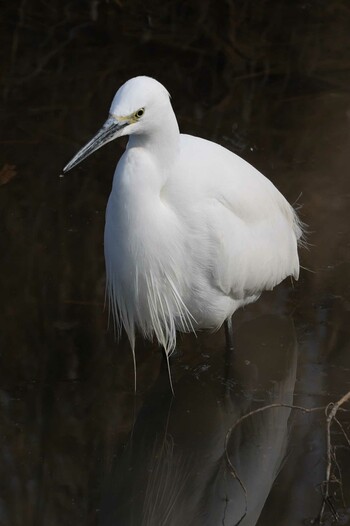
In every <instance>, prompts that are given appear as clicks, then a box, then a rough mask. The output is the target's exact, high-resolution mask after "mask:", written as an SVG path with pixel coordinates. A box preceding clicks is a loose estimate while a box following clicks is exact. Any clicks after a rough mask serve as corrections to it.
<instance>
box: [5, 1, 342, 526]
mask: <svg viewBox="0 0 350 526" xmlns="http://www.w3.org/2000/svg"><path fill="white" fill-rule="evenodd" d="M349 28H350V7H349V4H348V2H346V1H345V0H343V1H341V0H340V1H335V0H330V1H328V2H323V1H309V2H305V1H303V2H299V1H295V2H277V1H265V0H263V1H261V2H253V1H252V0H248V1H245V2H238V1H237V2H233V1H228V2H210V1H205V0H204V1H203V0H202V1H199V0H198V1H194V2H187V3H186V2H178V1H167V0H165V1H163V2H160V1H152V2H147V1H146V2H140V1H130V2H124V1H117V0H115V1H109V2H104V1H98V0H94V1H90V2H79V1H67V2H59V1H58V0H53V1H50V2H46V1H43V0H31V1H29V0H21V1H14V2H8V3H7V5H6V6H5V7H3V8H2V17H1V21H0V29H1V33H0V34H1V46H0V55H1V59H2V60H1V64H2V68H1V70H2V75H1V79H0V84H1V85H0V87H1V97H2V105H1V122H2V126H1V136H0V145H1V151H0V184H1V186H0V217H1V222H0V225H1V226H0V228H1V235H0V246H1V258H0V265H1V269H0V276H1V277H0V289H1V290H0V293H1V296H0V297H1V317H0V323H1V329H0V345H1V347H0V473H1V478H0V525H1V526H23V525H26V526H32V525H33V526H40V525H45V526H46V525H49V526H56V525H57V526H62V525H64V526H69V525H74V526H78V525H79V526H80V525H84V526H90V525H91V526H95V525H96V526H97V525H104V526H107V525H108V526H109V525H113V526H131V525H133V526H192V525H194V526H197V525H198V526H199V525H206V526H217V525H227V526H228V525H230V526H231V525H232V526H233V525H234V524H237V523H238V522H239V521H240V519H241V518H242V517H243V515H244V513H245V505H246V503H245V492H246V501H247V510H246V515H245V516H244V518H243V520H242V521H241V523H240V524H244V525H254V524H258V525H259V526H267V525H288V526H289V525H290V526H293V525H301V524H312V523H313V520H314V519H315V518H317V516H318V514H319V511H320V507H321V504H322V490H324V485H322V482H323V481H324V480H325V476H326V475H325V470H326V423H325V416H324V411H318V412H312V413H309V414H302V413H301V412H300V411H297V410H291V409H290V408H287V407H279V408H272V409H269V410H264V411H262V412H260V413H256V414H255V415H252V416H250V417H248V418H246V419H245V420H244V421H242V422H241V423H239V424H238V425H237V426H236V427H235V429H234V430H232V432H231V433H229V435H227V433H228V432H229V431H230V429H231V427H232V426H233V425H234V424H235V423H236V422H237V421H238V420H239V419H240V418H241V417H243V416H244V415H246V414H247V413H249V412H250V411H252V410H255V409H257V408H259V407H263V406H264V405H267V404H277V403H283V404H286V405H290V404H292V403H294V404H297V405H299V406H305V407H308V408H311V407H320V406H321V407H325V406H326V405H327V404H328V403H330V402H335V401H336V400H338V399H340V397H341V396H342V395H344V394H345V393H347V392H348V391H349V390H350V344H349V333H350V329H349V327H350V237H349V233H350V224H349V205H350V177H349V175H350V174H349V165H350V141H349V139H350V133H349V130H350V90H349V86H350V29H349ZM138 74H148V75H151V76H154V77H156V78H157V79H158V80H160V81H161V82H163V83H164V84H165V85H166V87H167V88H168V90H169V91H170V92H171V94H172V100H173V105H174V109H175V111H176V113H177V116H178V120H179V124H180V128H181V130H182V131H184V132H187V133H193V134H195V135H200V136H203V137H206V138H209V139H212V140H215V141H217V142H220V143H221V144H223V145H224V146H226V147H228V148H229V149H231V150H233V151H235V152H236V153H238V154H240V155H242V156H243V157H244V158H245V159H247V160H248V161H249V162H251V163H252V164H253V165H255V166H256V167H257V168H258V169H260V170H261V171H262V172H263V173H264V174H266V175H267V176H268V177H269V178H270V179H271V180H272V181H273V182H274V183H275V184H276V186H277V187H278V188H279V189H280V190H281V191H282V192H283V193H284V194H285V196H286V197H287V198H288V199H289V201H290V202H292V203H296V204H297V206H299V205H301V209H300V214H301V218H302V220H303V221H305V223H307V224H308V225H309V226H308V229H309V235H308V240H309V249H308V250H303V251H302V254H301V260H302V265H303V267H305V268H307V269H309V270H302V272H301V277H300V280H299V282H298V283H297V284H294V285H292V284H291V283H290V282H289V280H286V282H285V283H283V284H282V285H280V286H279V287H277V288H276V289H275V290H274V291H273V292H272V293H266V294H265V295H263V297H262V298H261V299H260V300H259V302H258V303H256V304H255V305H252V306H250V307H249V308H246V309H245V311H244V312H238V313H237V314H236V315H235V317H234V326H235V338H236V350H235V354H234V356H229V355H228V354H227V352H226V350H225V338H224V333H223V330H222V331H219V332H218V333H217V334H206V333H201V334H199V335H198V336H197V337H195V336H194V335H186V336H179V345H178V349H177V352H176V354H175V355H174V357H173V358H172V360H171V364H172V372H173V377H174V384H175V390H176V397H175V399H173V398H172V397H171V394H170V390H169V384H168V378H167V372H166V369H165V366H164V361H163V359H162V353H161V350H160V349H159V348H158V347H157V346H156V345H155V344H152V343H146V342H143V341H142V340H140V341H138V342H137V357H138V382H139V384H138V392H137V395H136V396H134V393H133V372H132V360H131V354H130V350H129V347H128V343H127V341H126V339H125V338H122V340H121V341H120V342H119V343H118V344H117V343H116V342H115V341H114V337H113V333H112V331H107V314H106V313H105V312H104V309H103V303H104V285H105V274H104V262H103V245H102V240H103V227H104V210H105V206H106V201H107V198H108V193H109V190H110V187H111V181H112V175H113V171H114V166H115V164H116V161H117V159H118V158H119V156H120V154H121V152H122V150H123V148H124V146H125V143H123V141H120V142H116V143H113V144H112V145H109V146H106V147H105V148H103V149H102V150H100V151H99V152H97V153H96V154H95V155H94V156H93V157H91V158H90V159H89V160H88V161H86V162H84V163H83V164H82V165H80V166H79V167H78V168H77V169H75V170H73V171H72V172H70V173H69V174H68V175H67V176H65V177H64V178H62V177H60V174H61V170H62V167H63V166H64V165H65V164H66V162H67V161H68V160H69V159H70V158H71V157H72V155H73V154H74V153H75V152H76V150H77V149H78V148H79V147H80V146H82V145H83V144H84V143H85V142H86V140H87V139H88V138H90V137H91V136H92V135H93V134H94V133H95V132H96V131H97V129H98V128H99V127H100V125H101V123H102V122H104V120H105V118H106V116H107V112H108V109H109V105H110V102H111V99H112V97H113V95H114V92H115V91H116V89H117V88H118V87H119V86H120V85H121V84H122V83H123V82H124V81H125V80H127V79H128V78H130V77H132V76H134V75H138ZM213 177H215V174H213ZM346 407H347V408H349V404H348V405H347V406H346V405H344V408H346ZM338 418H339V421H340V424H341V426H342V428H341V427H340V425H338V424H337V423H336V422H334V424H333V426H332V437H331V438H332V446H333V452H335V453H336V459H334V461H333V465H332V483H331V485H330V495H331V498H330V503H329V504H327V506H326V515H325V521H326V524H332V523H336V521H338V524H342V525H343V524H350V508H349V506H350V454H349V447H347V442H346V439H345V436H344V433H343V432H342V429H343V431H344V432H345V433H346V432H347V433H349V428H350V417H349V413H347V412H345V411H343V412H341V411H339V412H338ZM226 436H227V438H228V440H227V448H226V449H225V438H226ZM226 452H227V456H228V458H229V459H230V461H231V464H232V465H233V466H234V471H233V470H232V468H230V466H229V464H228V462H227V458H226ZM234 472H236V474H237V475H238V479H237V478H235V476H234ZM339 481H340V482H339ZM240 482H241V484H240ZM243 487H244V489H243ZM341 490H342V491H341ZM342 492H343V495H344V499H345V502H343V501H342V495H341V494H342ZM332 510H333V511H332ZM336 512H337V514H336Z"/></svg>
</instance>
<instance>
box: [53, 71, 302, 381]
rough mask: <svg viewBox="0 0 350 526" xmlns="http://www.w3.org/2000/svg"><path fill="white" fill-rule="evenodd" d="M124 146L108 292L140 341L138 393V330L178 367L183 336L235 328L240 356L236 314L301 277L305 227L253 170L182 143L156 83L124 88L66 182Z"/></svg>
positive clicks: (195, 141)
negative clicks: (111, 147)
mask: <svg viewBox="0 0 350 526" xmlns="http://www.w3.org/2000/svg"><path fill="white" fill-rule="evenodd" d="M122 136H129V140H128V143H127V146H126V149H125V151H124V153H123V155H122V156H121V158H120V160H119V162H118V164H117V167H116V170H115V173H114V178H113V183H112V190H111V193H110V196H109V199H108V203H107V209H106V221H105V231H104V255H105V266H106V292H107V297H108V303H109V308H110V311H111V313H112V315H113V318H114V321H115V326H116V328H117V330H118V333H119V334H120V332H121V330H122V328H124V330H125V331H126V334H127V336H128V339H129V342H130V346H131V350H132V355H133V362H134V381H135V389H136V357H135V335H136V333H137V332H140V333H141V334H142V335H143V337H144V338H146V339H151V340H152V339H154V337H155V338H156V339H157V341H158V342H159V344H160V345H161V346H162V347H163V349H164V351H165V357H166V360H167V364H168V368H169V356H170V355H171V353H172V352H173V351H174V349H175V347H176V332H177V331H180V332H192V331H193V332H196V331H198V330H201V329H209V330H212V331H215V330H218V329H219V328H220V327H221V326H222V325H223V324H225V327H226V336H227V338H228V339H229V340H230V342H229V344H230V345H231V346H232V341H233V340H232V338H233V336H232V315H233V314H234V312H235V311H236V310H237V309H238V308H240V307H243V306H245V305H247V304H249V303H252V302H254V301H256V300H257V299H258V298H259V296H260V295H261V293H262V292H263V291H264V290H272V289H273V288H274V287H275V286H276V285H278V284H279V283H280V282H282V281H283V280H284V279H285V278H287V277H288V276H292V277H293V278H294V279H295V280H297V279H298V277H299V268H300V265H299V256H298V247H299V245H300V243H301V241H302V239H303V225H302V222H301V221H300V219H299V217H298V215H297V213H296V211H295V210H294V208H293V207H292V206H291V205H290V204H289V202H288V201H287V200H286V199H285V197H284V196H283V195H282V194H281V193H280V192H279V190H278V189H277V188H276V187H275V186H274V185H273V183H272V182H271V181H270V180H269V179H268V178H266V177H265V176H264V175H263V174H261V173H260V172H259V171H258V170H257V169H256V168H254V167H253V166H252V165H251V164H249V163H248V162H247V161H245V160H244V159H242V158H241V157H239V156H238V155H236V154H235V153H233V152H232V151H230V150H228V149H226V148H225V147H223V146H221V145H219V144H217V143H215V142H212V141H210V140H206V139H204V138H200V137H196V136H192V135H186V134H182V133H180V131H179V126H178V122H177V119H176V116H175V113H174V110H173V108H172V104H171V98H170V95H169V93H168V91H167V89H166V88H165V87H164V86H163V85H162V84H161V83H160V82H158V81H157V80H155V79H154V78H151V77H148V76H138V77H134V78H131V79H130V80H128V81H127V82H125V83H124V84H123V85H122V86H121V87H120V88H119V89H118V91H117V92H116V94H115V96H114V98H113V101H112V104H111V107H110V111H109V116H108V118H107V120H106V122H105V123H104V124H103V126H102V128H101V129H100V130H99V131H98V132H97V134H96V135H95V136H94V137H93V138H92V139H91V140H90V141H89V142H88V143H87V144H86V145H85V146H84V147H83V148H82V149H81V150H79V151H78V153H77V154H76V155H75V156H74V157H73V158H72V160H71V161H70V162H69V163H68V164H67V165H66V166H65V167H64V169H63V172H64V173H66V172H68V171H69V170H71V169H72V168H74V167H75V166H76V165H77V164H78V163H80V162H81V161H82V160H84V159H85V158H86V157H88V156H89V155H90V154H92V153H93V152H95V151H96V150H98V149H99V148H101V147H102V146H103V145H105V144H107V143H108V142H110V141H112V140H114V139H116V138H118V137H122ZM169 378H170V382H171V376H170V369H169ZM171 386H172V384H171ZM172 389H173V387H172Z"/></svg>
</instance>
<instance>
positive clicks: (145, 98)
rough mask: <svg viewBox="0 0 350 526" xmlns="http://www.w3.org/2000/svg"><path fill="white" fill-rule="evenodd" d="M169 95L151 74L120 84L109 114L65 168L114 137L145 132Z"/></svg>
mask: <svg viewBox="0 0 350 526" xmlns="http://www.w3.org/2000/svg"><path fill="white" fill-rule="evenodd" d="M169 106H170V97H169V93H168V92H167V90H166V89H165V88H164V86H163V85H162V84H160V82H158V81H157V80H155V79H152V78H150V77H135V78H132V79H130V80H128V81H127V82H126V83H125V84H123V85H122V86H121V87H120V88H119V90H118V91H117V93H116V94H115V96H114V99H113V101H112V105H111V108H110V111H109V117H108V119H107V120H106V122H105V123H104V125H103V126H102V128H101V129H100V130H99V131H98V132H97V134H96V135H95V136H94V137H93V138H92V139H91V141H89V142H88V143H87V144H86V145H85V146H84V147H83V148H82V149H81V150H79V152H78V153H77V154H76V155H75V156H74V157H73V159H72V160H71V161H70V162H69V163H68V164H67V165H66V166H65V167H64V169H63V172H68V171H69V170H71V169H72V168H74V166H76V165H77V164H79V163H80V162H81V161H83V160H84V159H86V157H88V156H89V155H91V154H92V153H93V152H95V151H96V150H98V149H99V148H101V146H103V145H104V144H107V143H108V142H110V141H113V140H114V139H116V138H117V137H122V136H123V135H132V134H139V135H140V134H147V133H150V132H151V131H152V129H153V128H154V127H157V126H159V122H160V121H161V118H160V117H161V116H162V114H163V113H164V109H165V108H167V107H169Z"/></svg>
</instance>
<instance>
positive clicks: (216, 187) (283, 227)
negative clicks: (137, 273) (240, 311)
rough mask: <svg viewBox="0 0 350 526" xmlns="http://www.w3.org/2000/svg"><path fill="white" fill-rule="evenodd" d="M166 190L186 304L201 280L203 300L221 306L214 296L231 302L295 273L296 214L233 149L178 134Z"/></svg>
mask: <svg viewBox="0 0 350 526" xmlns="http://www.w3.org/2000/svg"><path fill="white" fill-rule="evenodd" d="M167 193H168V198H169V201H170V203H171V205H172V206H174V207H176V206H178V213H179V215H180V216H181V217H182V220H183V222H185V223H187V227H188V230H187V232H188V233H187V239H188V241H189V242H188V247H187V248H188V250H189V252H188V253H189V259H191V261H192V267H193V268H192V272H193V284H192V285H193V287H192V289H193V290H192V291H189V298H188V302H190V304H193V299H194V296H195V295H194V294H193V291H197V295H198V294H199V295H200V291H199V290H200V289H201V288H202V289H205V290H204V291H203V290H202V296H203V304H204V302H205V300H204V297H206V298H207V300H208V298H212V299H213V308H214V307H215V308H216V309H217V310H220V309H219V304H220V302H221V304H222V306H223V309H229V308H232V310H235V309H236V308H237V307H239V306H241V305H242V304H244V303H246V302H250V301H252V300H254V299H256V297H258V296H259V295H260V293H261V292H262V291H263V290H265V289H268V290H269V289H272V288H273V287H274V286H275V285H277V284H278V283H280V282H281V281H282V280H283V279H284V278H286V277H287V276H289V275H292V276H293V277H294V278H295V279H298V275H299V258H298V252H297V245H298V239H300V237H301V234H302V231H301V227H300V222H299V220H298V218H297V215H296V213H295V211H294V210H293V208H292V207H291V206H290V204H289V203H288V202H287V201H286V199H285V198H284V197H283V195H282V194H281V193H280V192H279V191H278V190H277V188H276V187H275V186H274V185H273V184H272V183H271V181H269V179H267V178H266V177H264V176H263V175H262V174H261V173H260V172H258V171H257V170H256V169H255V168H254V167H252V166H251V165H250V164H249V163H247V162H246V161H244V160H243V159H241V158H240V157H239V156H237V155H235V154H233V153H232V152H230V151H228V150H227V149H225V148H223V147H221V146H219V145H218V144H215V143H213V142H211V141H206V140H204V139H200V138H197V137H193V136H190V135H181V153H180V158H179V164H178V166H177V168H176V173H175V174H174V175H173V177H172V178H171V179H170V180H169V183H168V187H167ZM189 268H191V266H189ZM191 298H192V300H191ZM214 298H215V299H216V300H217V301H216V302H215V301H214ZM228 299H231V300H232V301H231V302H230V301H228ZM207 303H208V302H207ZM209 303H210V301H209ZM189 308H190V310H191V306H190V307H189ZM203 308H205V307H204V305H203ZM193 310H195V311H198V309H193ZM229 314H232V312H231V313H226V316H225V317H227V316H228V315H229ZM194 316H196V314H194ZM225 317H224V318H223V319H225ZM222 321H223V320H222Z"/></svg>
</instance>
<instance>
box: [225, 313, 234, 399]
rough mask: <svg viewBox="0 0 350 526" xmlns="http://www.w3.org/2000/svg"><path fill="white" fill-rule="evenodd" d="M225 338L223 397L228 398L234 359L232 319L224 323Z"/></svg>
mask: <svg viewBox="0 0 350 526" xmlns="http://www.w3.org/2000/svg"><path fill="white" fill-rule="evenodd" d="M225 338H226V360H225V362H226V363H225V395H226V396H227V397H229V396H230V385H231V380H232V370H233V359H234V344H233V342H234V338H233V326H232V318H227V320H226V321H225Z"/></svg>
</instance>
